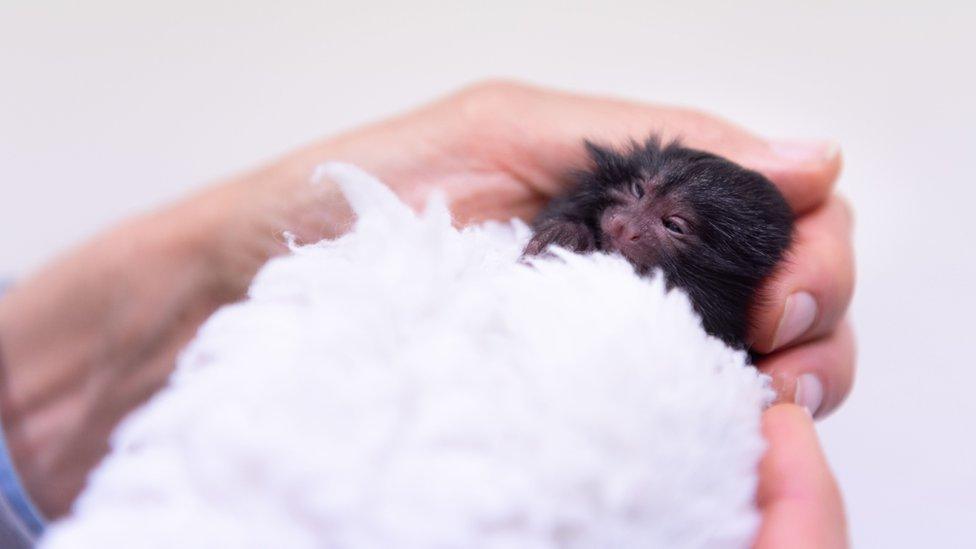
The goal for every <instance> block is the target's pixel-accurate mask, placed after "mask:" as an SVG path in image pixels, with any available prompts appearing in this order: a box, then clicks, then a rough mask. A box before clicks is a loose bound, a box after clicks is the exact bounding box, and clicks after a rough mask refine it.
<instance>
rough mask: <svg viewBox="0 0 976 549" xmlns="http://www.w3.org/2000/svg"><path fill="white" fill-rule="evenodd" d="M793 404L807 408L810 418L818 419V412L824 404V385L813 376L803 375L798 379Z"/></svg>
mask: <svg viewBox="0 0 976 549" xmlns="http://www.w3.org/2000/svg"><path fill="white" fill-rule="evenodd" d="M793 402H795V403H797V404H798V405H800V406H803V407H804V408H806V410H807V412H809V413H810V417H817V411H819V410H820V405H821V404H822V403H823V384H821V383H820V379H818V378H817V376H815V375H813V374H803V375H801V376H800V377H798V378H796V393H794V395H793Z"/></svg>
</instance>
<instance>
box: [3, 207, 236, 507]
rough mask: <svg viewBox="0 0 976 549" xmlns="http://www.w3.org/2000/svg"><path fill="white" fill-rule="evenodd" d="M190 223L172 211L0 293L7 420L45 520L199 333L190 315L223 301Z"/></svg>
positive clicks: (82, 249)
mask: <svg viewBox="0 0 976 549" xmlns="http://www.w3.org/2000/svg"><path fill="white" fill-rule="evenodd" d="M183 221H189V220H183ZM189 224H190V223H186V224H184V223H183V222H181V220H179V219H176V218H175V216H173V213H172V212H167V213H163V214H154V215H152V216H148V217H145V218H141V219H139V220H136V221H133V222H130V223H127V224H125V225H123V226H120V227H118V228H117V229H115V230H113V231H111V232H109V233H106V234H104V235H102V236H100V237H98V238H96V239H95V240H93V241H92V242H90V243H88V244H86V245H83V246H81V247H79V248H77V249H75V250H74V251H72V252H70V253H68V254H66V255H65V256H63V257H61V258H60V259H58V260H56V261H54V262H53V263H51V264H50V265H49V266H47V267H46V268H44V269H43V270H41V271H40V272H38V273H37V274H36V275H34V276H32V277H30V278H28V279H26V280H24V281H23V282H22V283H21V284H19V285H18V286H16V287H14V288H11V290H10V291H9V293H8V294H7V295H6V296H4V298H3V299H2V300H0V352H2V353H3V359H4V360H3V364H4V365H5V371H3V372H2V378H0V391H2V392H0V417H2V418H3V422H4V427H5V431H6V435H7V442H8V446H9V448H10V451H11V453H12V455H13V459H14V462H15V463H16V465H17V466H18V470H19V472H20V474H21V477H22V479H23V481H24V483H25V485H26V487H27V490H28V491H29V492H30V493H31V495H32V497H33V498H34V499H35V501H36V503H37V504H38V505H39V506H40V507H41V509H42V511H43V512H45V513H46V514H48V515H49V516H52V515H57V514H59V513H61V512H63V511H64V510H65V509H66V507H67V505H68V504H69V503H70V501H71V500H72V499H73V497H74V495H75V494H76V493H77V491H78V490H79V488H80V486H81V483H82V482H83V481H84V478H85V476H86V474H87V471H88V470H89V469H90V468H91V467H92V466H93V465H94V463H96V462H97V460H98V459H99V457H100V456H101V455H102V454H103V453H104V450H105V447H106V441H107V437H108V434H109V433H110V431H111V429H112V428H113V427H114V425H115V424H116V423H117V422H118V420H119V419H120V418H121V417H122V416H123V415H124V414H125V413H126V412H127V411H129V410H130V409H131V408H132V407H133V406H135V405H136V404H138V403H139V402H141V401H143V400H144V399H145V398H146V397H147V396H148V395H149V394H151V393H152V392H153V391H154V390H156V389H157V388H158V387H160V385H161V384H162V383H163V382H164V380H165V378H166V375H167V374H168V372H169V371H170V367H171V363H172V358H173V356H174V355H175V353H176V352H177V350H178V346H177V344H176V343H177V342H178V341H180V340H182V339H185V338H186V337H187V336H188V334H187V333H186V332H187V331H188V330H192V325H193V323H192V322H190V323H188V322H185V321H183V320H184V319H186V320H189V319H198V318H202V317H204V316H205V315H207V314H209V312H210V311H212V310H213V308H214V307H216V305H217V302H215V300H214V298H213V296H212V295H211V293H210V290H212V289H213V288H214V287H215V286H214V284H213V282H212V281H211V280H209V277H211V276H212V275H211V274H210V272H209V271H208V264H207V262H206V261H205V259H204V256H202V255H201V254H199V253H198V251H197V246H198V245H199V241H198V240H196V239H195V237H194V236H193V235H192V232H191V231H190V230H189V227H188V225H189Z"/></svg>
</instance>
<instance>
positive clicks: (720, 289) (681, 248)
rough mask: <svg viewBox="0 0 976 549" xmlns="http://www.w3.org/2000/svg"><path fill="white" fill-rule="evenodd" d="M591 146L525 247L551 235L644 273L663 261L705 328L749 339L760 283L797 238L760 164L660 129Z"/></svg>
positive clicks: (551, 239) (740, 341) (544, 243)
mask: <svg viewBox="0 0 976 549" xmlns="http://www.w3.org/2000/svg"><path fill="white" fill-rule="evenodd" d="M586 150H587V152H588V153H589V157H590V161H591V164H592V166H591V167H590V169H589V170H586V171H582V172H579V173H577V174H575V176H574V182H575V185H574V187H573V188H572V189H571V190H570V191H568V192H567V193H566V194H565V195H563V196H560V197H557V198H555V199H554V200H552V202H550V203H549V205H548V206H547V207H546V209H545V210H544V211H543V212H542V213H541V214H540V215H539V217H538V218H537V219H536V220H535V222H534V223H533V228H534V230H535V234H534V236H533V237H532V239H531V240H530V241H529V243H528V245H527V246H526V248H525V252H524V253H525V255H537V254H540V253H542V252H543V251H544V250H545V249H546V248H547V247H548V246H549V245H551V244H554V245H557V246H561V247H563V248H567V249H569V250H573V251H575V252H591V251H602V252H608V253H619V254H620V255H622V256H623V257H624V258H626V259H627V260H628V261H629V262H630V263H631V264H632V265H633V266H634V268H635V269H636V270H637V272H638V273H639V274H642V275H651V274H653V272H654V271H655V270H660V271H661V272H662V273H663V274H664V277H665V280H666V282H667V284H668V287H677V288H681V289H682V290H684V291H685V293H687V294H688V296H689V297H690V298H691V303H692V305H693V306H694V308H695V310H696V311H697V312H698V314H699V315H700V316H701V318H702V324H703V326H704V328H705V330H706V331H707V332H708V333H710V334H712V335H713V336H716V337H718V338H720V339H722V340H723V341H725V342H726V343H727V344H729V345H731V346H733V347H736V348H740V349H741V348H745V347H746V346H747V343H746V340H745V338H746V332H747V331H748V328H749V320H750V310H751V307H752V305H753V303H754V302H755V300H756V298H757V295H756V294H757V291H758V289H759V287H760V285H761V284H762V282H763V281H764V280H765V279H766V278H767V277H768V276H769V275H770V274H771V273H772V271H773V269H774V268H775V267H776V265H777V263H778V262H779V261H780V259H782V258H783V255H784V254H785V252H786V250H787V248H788V247H789V245H790V241H791V239H792V234H793V213H792V211H791V210H790V207H789V205H787V203H786V200H785V199H784V198H783V195H781V194H780V193H779V191H778V190H777V189H776V187H775V186H773V184H772V183H770V182H769V180H767V179H766V178H765V177H763V176H762V175H760V174H759V173H756V172H754V171H751V170H747V169H745V168H743V167H741V166H739V165H737V164H735V163H733V162H731V161H729V160H726V159H724V158H722V157H719V156H716V155H714V154H711V153H707V152H703V151H698V150H694V149H689V148H686V147H683V146H681V145H680V144H679V143H677V142H673V143H670V144H667V145H662V143H661V141H660V140H659V139H658V138H656V137H651V138H650V139H648V140H647V141H646V142H645V143H644V144H643V145H640V144H637V143H632V144H631V146H630V148H629V149H627V150H626V151H624V152H618V151H615V150H613V149H610V148H607V147H602V146H598V145H595V144H593V143H591V142H589V141H587V142H586Z"/></svg>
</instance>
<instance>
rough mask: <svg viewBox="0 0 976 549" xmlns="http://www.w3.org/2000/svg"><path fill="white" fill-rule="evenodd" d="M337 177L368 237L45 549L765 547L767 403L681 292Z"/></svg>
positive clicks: (265, 287) (215, 325) (314, 258)
mask: <svg viewBox="0 0 976 549" xmlns="http://www.w3.org/2000/svg"><path fill="white" fill-rule="evenodd" d="M323 172H324V174H325V176H327V177H329V178H330V179H332V180H334V181H336V182H337V183H339V184H340V186H341V188H342V189H343V192H344V193H345V194H346V196H347V198H348V199H349V201H350V203H351V205H352V206H353V209H354V210H355V211H356V213H357V215H358V219H357V223H356V225H355V227H354V228H353V230H352V231H351V232H350V233H348V234H347V235H346V236H343V237H342V238H340V239H338V240H335V241H323V242H319V243H317V244H312V245H308V246H297V245H296V246H292V248H293V249H292V253H291V254H289V255H287V256H285V257H281V258H278V259H275V260H272V261H271V262H270V263H269V264H268V265H267V266H265V268H264V269H263V270H262V271H261V272H260V273H259V274H258V276H257V278H256V279H255V281H254V283H253V285H252V287H251V289H250V292H249V296H248V298H247V300H246V301H244V302H242V303H238V304H235V305H230V306H227V307H224V308H223V309H221V310H220V311H218V312H217V313H216V314H215V315H214V316H213V317H212V318H211V319H210V320H209V321H208V322H207V323H206V324H205V325H204V326H203V327H202V328H201V329H200V332H199V333H198V335H197V337H196V339H195V340H194V341H193V342H192V343H191V345H190V346H189V347H188V348H187V350H186V351H185V352H184V353H183V355H182V357H181V358H180V360H179V364H178V367H177V370H176V372H175V374H174V375H173V378H172V380H171V383H170V384H169V386H168V387H167V388H166V389H164V390H163V391H162V392H161V393H159V394H158V395H157V396H156V397H154V398H153V399H152V400H151V401H150V402H149V403H148V404H147V405H146V406H144V407H143V408H142V409H140V410H138V411H137V412H135V413H133V414H132V415H131V416H130V417H129V418H127V419H126V420H125V421H124V423H123V424H122V425H121V426H120V427H119V429H118V430H117V431H116V433H115V435H114V437H113V439H112V451H111V453H110V455H109V456H108V457H107V458H106V459H105V460H104V462H103V463H102V464H101V465H100V466H99V468H98V469H97V470H96V471H95V472H94V473H93V474H92V476H91V479H90V482H89V485H88V487H87V488H86V490H85V491H84V493H83V494H82V496H81V498H80V499H79V500H78V502H77V503H76V505H75V506H74V509H73V511H72V513H71V515H70V516H69V517H68V518H66V519H64V520H62V521H60V522H59V523H57V524H55V525H53V526H52V527H51V528H50V529H49V531H48V534H47V536H46V537H45V538H44V540H43V547H45V548H47V549H60V548H72V549H75V548H79V547H133V546H138V547H235V548H237V547H289V548H304V547H310V548H311V547H327V548H338V549H373V548H375V549H387V548H402V549H413V548H418V549H419V548H471V549H478V548H499V549H500V548H513V549H529V548H539V549H542V548H556V547H560V548H594V549H605V548H609V547H613V548H621V549H627V548H648V547H669V548H673V547H742V546H746V545H748V544H749V542H750V541H751V539H752V536H753V535H754V533H755V529H756V526H757V524H758V514H757V511H756V509H755V507H754V493H755V487H756V466H757V463H758V460H759V458H760V457H761V453H762V450H763V447H764V444H763V441H762V438H761V435H760V429H759V420H760V413H761V410H762V408H763V406H764V405H765V404H766V403H767V402H768V399H769V398H770V391H769V389H768V384H767V381H766V379H765V378H764V377H763V376H760V375H759V374H758V373H757V372H756V371H755V369H753V368H752V367H750V366H748V364H747V357H746V356H745V354H743V353H741V352H736V351H733V350H731V349H729V348H727V347H726V346H724V345H723V344H722V343H721V342H719V341H718V340H716V339H714V338H711V337H709V336H707V335H705V333H704V332H703V331H702V329H701V325H700V322H699V320H698V318H697V317H696V316H695V315H694V314H693V313H692V311H691V308H690V306H689V303H688V300H687V298H686V297H685V296H684V295H682V294H680V293H678V292H670V293H669V292H667V291H666V290H665V287H664V284H663V282H662V281H661V280H660V277H658V278H656V279H647V278H640V277H638V276H636V275H635V274H634V272H633V270H632V269H631V267H630V265H629V264H628V263H627V262H626V261H624V260H623V259H621V258H618V257H611V256H606V255H600V254H596V255H589V256H581V255H574V254H569V253H563V252H560V251H557V252H556V253H555V255H554V256H551V257H547V258H542V259H536V260H534V261H533V262H532V264H526V263H525V262H520V261H518V258H519V253H520V250H521V247H522V245H523V244H524V243H525V241H526V239H527V238H528V236H529V235H528V230H527V228H526V227H525V226H524V225H523V224H521V223H512V224H488V225H484V226H480V227H473V228H469V229H465V230H463V231H458V230H456V229H454V228H452V226H451V219H450V215H449V213H448V210H447V208H446V207H445V206H444V204H443V201H441V200H438V199H434V200H432V201H431V204H430V205H429V206H428V208H427V210H426V212H425V213H424V214H423V215H420V216H418V215H416V214H414V213H413V212H412V211H411V210H410V209H409V208H407V207H406V206H405V205H404V204H402V203H401V202H399V201H398V200H397V198H396V197H395V195H394V194H393V193H392V192H391V191H390V190H389V189H387V188H386V187H384V186H383V185H382V184H381V183H379V182H378V181H376V180H375V179H373V178H371V177H370V176H369V175H367V174H365V173H363V172H361V171H359V170H358V169H356V168H354V167H352V166H348V165H342V164H330V165H328V166H326V167H325V168H324V170H323Z"/></svg>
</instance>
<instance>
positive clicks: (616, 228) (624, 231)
mask: <svg viewBox="0 0 976 549" xmlns="http://www.w3.org/2000/svg"><path fill="white" fill-rule="evenodd" d="M609 229H610V231H609V232H610V236H611V237H613V240H614V242H618V243H620V244H630V243H633V242H637V241H638V240H640V237H641V233H640V231H639V230H638V229H637V228H636V227H634V226H633V225H632V224H630V223H627V222H626V221H624V220H623V219H620V218H619V217H618V218H614V219H613V220H611V221H610V227H609Z"/></svg>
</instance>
